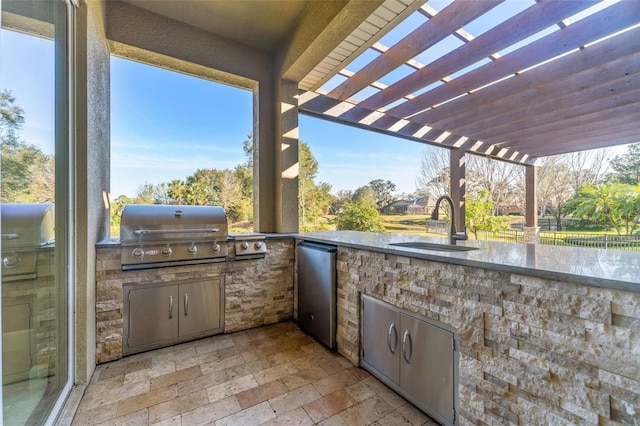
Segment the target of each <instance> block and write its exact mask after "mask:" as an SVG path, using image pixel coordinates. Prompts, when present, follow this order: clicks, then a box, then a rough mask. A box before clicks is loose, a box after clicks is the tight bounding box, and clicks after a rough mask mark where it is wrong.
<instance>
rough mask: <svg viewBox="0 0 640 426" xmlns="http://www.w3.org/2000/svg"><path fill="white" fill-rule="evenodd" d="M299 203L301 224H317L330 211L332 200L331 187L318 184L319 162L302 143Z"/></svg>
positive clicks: (299, 144) (300, 144)
mask: <svg viewBox="0 0 640 426" xmlns="http://www.w3.org/2000/svg"><path fill="white" fill-rule="evenodd" d="M298 163H299V174H298V201H299V212H298V213H299V217H300V224H301V225H303V226H306V225H307V222H311V223H313V222H315V221H317V219H318V218H319V217H320V216H322V215H324V214H326V213H327V212H328V210H329V201H330V199H331V185H329V184H328V183H324V182H320V183H318V184H317V183H316V182H315V178H316V176H317V174H318V161H317V160H316V159H315V157H314V156H313V154H312V153H311V150H310V149H309V145H307V144H306V143H304V142H302V141H300V142H299V143H298Z"/></svg>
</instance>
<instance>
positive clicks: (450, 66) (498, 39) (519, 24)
mask: <svg viewBox="0 0 640 426" xmlns="http://www.w3.org/2000/svg"><path fill="white" fill-rule="evenodd" d="M596 2H597V1H596V0H593V1H576V2H557V1H548V0H546V1H541V2H539V3H536V4H534V5H533V6H531V7H529V8H528V9H526V10H524V11H522V12H520V13H519V14H517V15H515V16H514V17H512V18H510V19H508V20H506V21H504V22H503V23H501V24H499V25H497V26H496V27H494V28H492V29H491V30H489V31H487V32H486V33H484V34H482V35H480V36H478V37H477V38H475V39H473V40H471V41H469V42H468V43H466V44H464V45H462V46H460V47H458V48H457V49H455V50H453V51H452V52H450V53H449V54H447V55H445V56H443V57H441V58H439V59H437V60H435V61H433V62H431V63H430V64H428V66H426V67H423V68H422V69H421V70H419V71H416V72H414V73H412V74H410V75H408V76H407V77H405V78H403V79H401V80H399V81H397V82H396V83H394V84H392V85H390V86H389V87H387V88H386V89H385V90H383V91H381V92H379V93H376V94H375V95H373V96H371V97H369V98H367V99H365V100H364V101H363V102H361V104H362V106H364V107H365V108H371V109H378V108H381V107H383V106H384V105H388V104H390V103H392V102H395V101H396V100H398V99H400V98H401V97H403V96H405V95H408V94H410V93H413V92H415V91H417V90H419V89H421V88H423V87H426V86H428V85H430V84H432V83H434V82H436V81H438V80H440V79H442V78H444V77H446V76H447V75H450V74H452V73H454V72H456V71H459V70H461V69H464V68H466V67H467V66H469V65H472V64H474V63H475V62H477V61H479V60H481V59H483V58H485V57H488V56H490V55H492V54H494V53H496V52H499V51H500V50H503V49H505V48H507V47H509V46H511V45H513V44H514V43H517V42H519V41H521V40H523V39H525V38H527V37H529V36H531V35H533V34H535V33H537V32H539V31H542V30H543V29H545V28H547V27H549V26H551V25H554V24H555V23H557V22H559V21H561V20H562V19H565V18H566V17H568V16H571V15H573V14H575V13H577V12H580V11H581V10H584V9H586V8H588V7H589V6H591V5H593V4H594V3H596ZM436 16H437V15H436Z"/></svg>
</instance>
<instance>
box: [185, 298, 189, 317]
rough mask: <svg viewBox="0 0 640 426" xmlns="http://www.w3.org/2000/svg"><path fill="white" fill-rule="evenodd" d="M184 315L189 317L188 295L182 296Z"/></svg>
mask: <svg viewBox="0 0 640 426" xmlns="http://www.w3.org/2000/svg"><path fill="white" fill-rule="evenodd" d="M184 315H185V316H187V315H189V294H188V293H185V294H184Z"/></svg>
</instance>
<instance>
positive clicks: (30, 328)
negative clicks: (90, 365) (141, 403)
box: [0, 0, 70, 425]
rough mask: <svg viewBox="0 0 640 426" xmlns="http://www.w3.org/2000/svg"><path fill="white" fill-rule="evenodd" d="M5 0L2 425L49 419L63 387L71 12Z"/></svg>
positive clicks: (52, 4) (1, 61) (32, 0)
mask: <svg viewBox="0 0 640 426" xmlns="http://www.w3.org/2000/svg"><path fill="white" fill-rule="evenodd" d="M69 8H70V6H69V5H68V4H67V3H66V2H65V1H63V0H55V1H54V0H51V1H42V0H2V30H1V33H0V54H1V57H0V74H1V75H2V79H1V80H0V82H1V83H0V101H1V110H2V114H1V116H0V136H1V138H2V153H1V157H0V159H1V162H2V163H1V176H0V179H1V189H2V200H1V201H2V204H1V205H0V219H1V231H2V242H1V245H0V251H1V258H2V264H1V265H0V266H1V267H2V287H1V288H0V293H1V296H2V355H1V356H2V358H1V360H2V408H3V414H2V420H3V422H4V424H11V425H19V424H43V423H46V422H47V421H49V422H50V421H51V417H52V416H53V415H55V411H56V409H57V408H58V407H59V406H60V401H61V400H62V398H63V397H64V396H66V393H67V392H68V389H69V384H70V380H69V376H70V375H69V333H68V331H69V321H68V316H69V306H70V303H69V288H70V285H69V277H68V275H67V274H68V272H67V271H68V269H70V268H68V265H69V256H68V251H69V245H68V241H69V238H68V229H69V227H68V217H67V212H68V211H69V209H68V208H67V206H68V205H69V199H68V197H69V191H68V190H67V188H68V183H69V180H68V178H67V176H68V175H69V164H68V157H69V154H68V152H69V145H70V142H69V140H70V139H69V137H68V135H69V131H68V129H69V127H68V121H69V113H68V110H69V107H68V105H69V99H68V98H69V95H68V93H69V90H68V81H69V79H68V75H69V72H68V65H67V63H68V57H69V54H68V45H69V43H68V11H69Z"/></svg>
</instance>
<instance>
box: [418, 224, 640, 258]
mask: <svg viewBox="0 0 640 426" xmlns="http://www.w3.org/2000/svg"><path fill="white" fill-rule="evenodd" d="M427 232H428V233H431V234H437V235H447V232H448V225H447V224H446V223H445V222H443V223H433V224H430V225H429V226H428V227H427ZM469 239H475V235H473V234H472V233H469ZM478 240H484V241H504V242H510V243H523V242H524V231H522V230H519V229H508V230H506V231H502V232H487V231H478ZM540 244H545V245H551V246H567V247H590V248H599V249H612V250H627V251H640V235H617V234H607V233H602V234H576V233H570V232H561V231H542V230H541V231H540Z"/></svg>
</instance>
